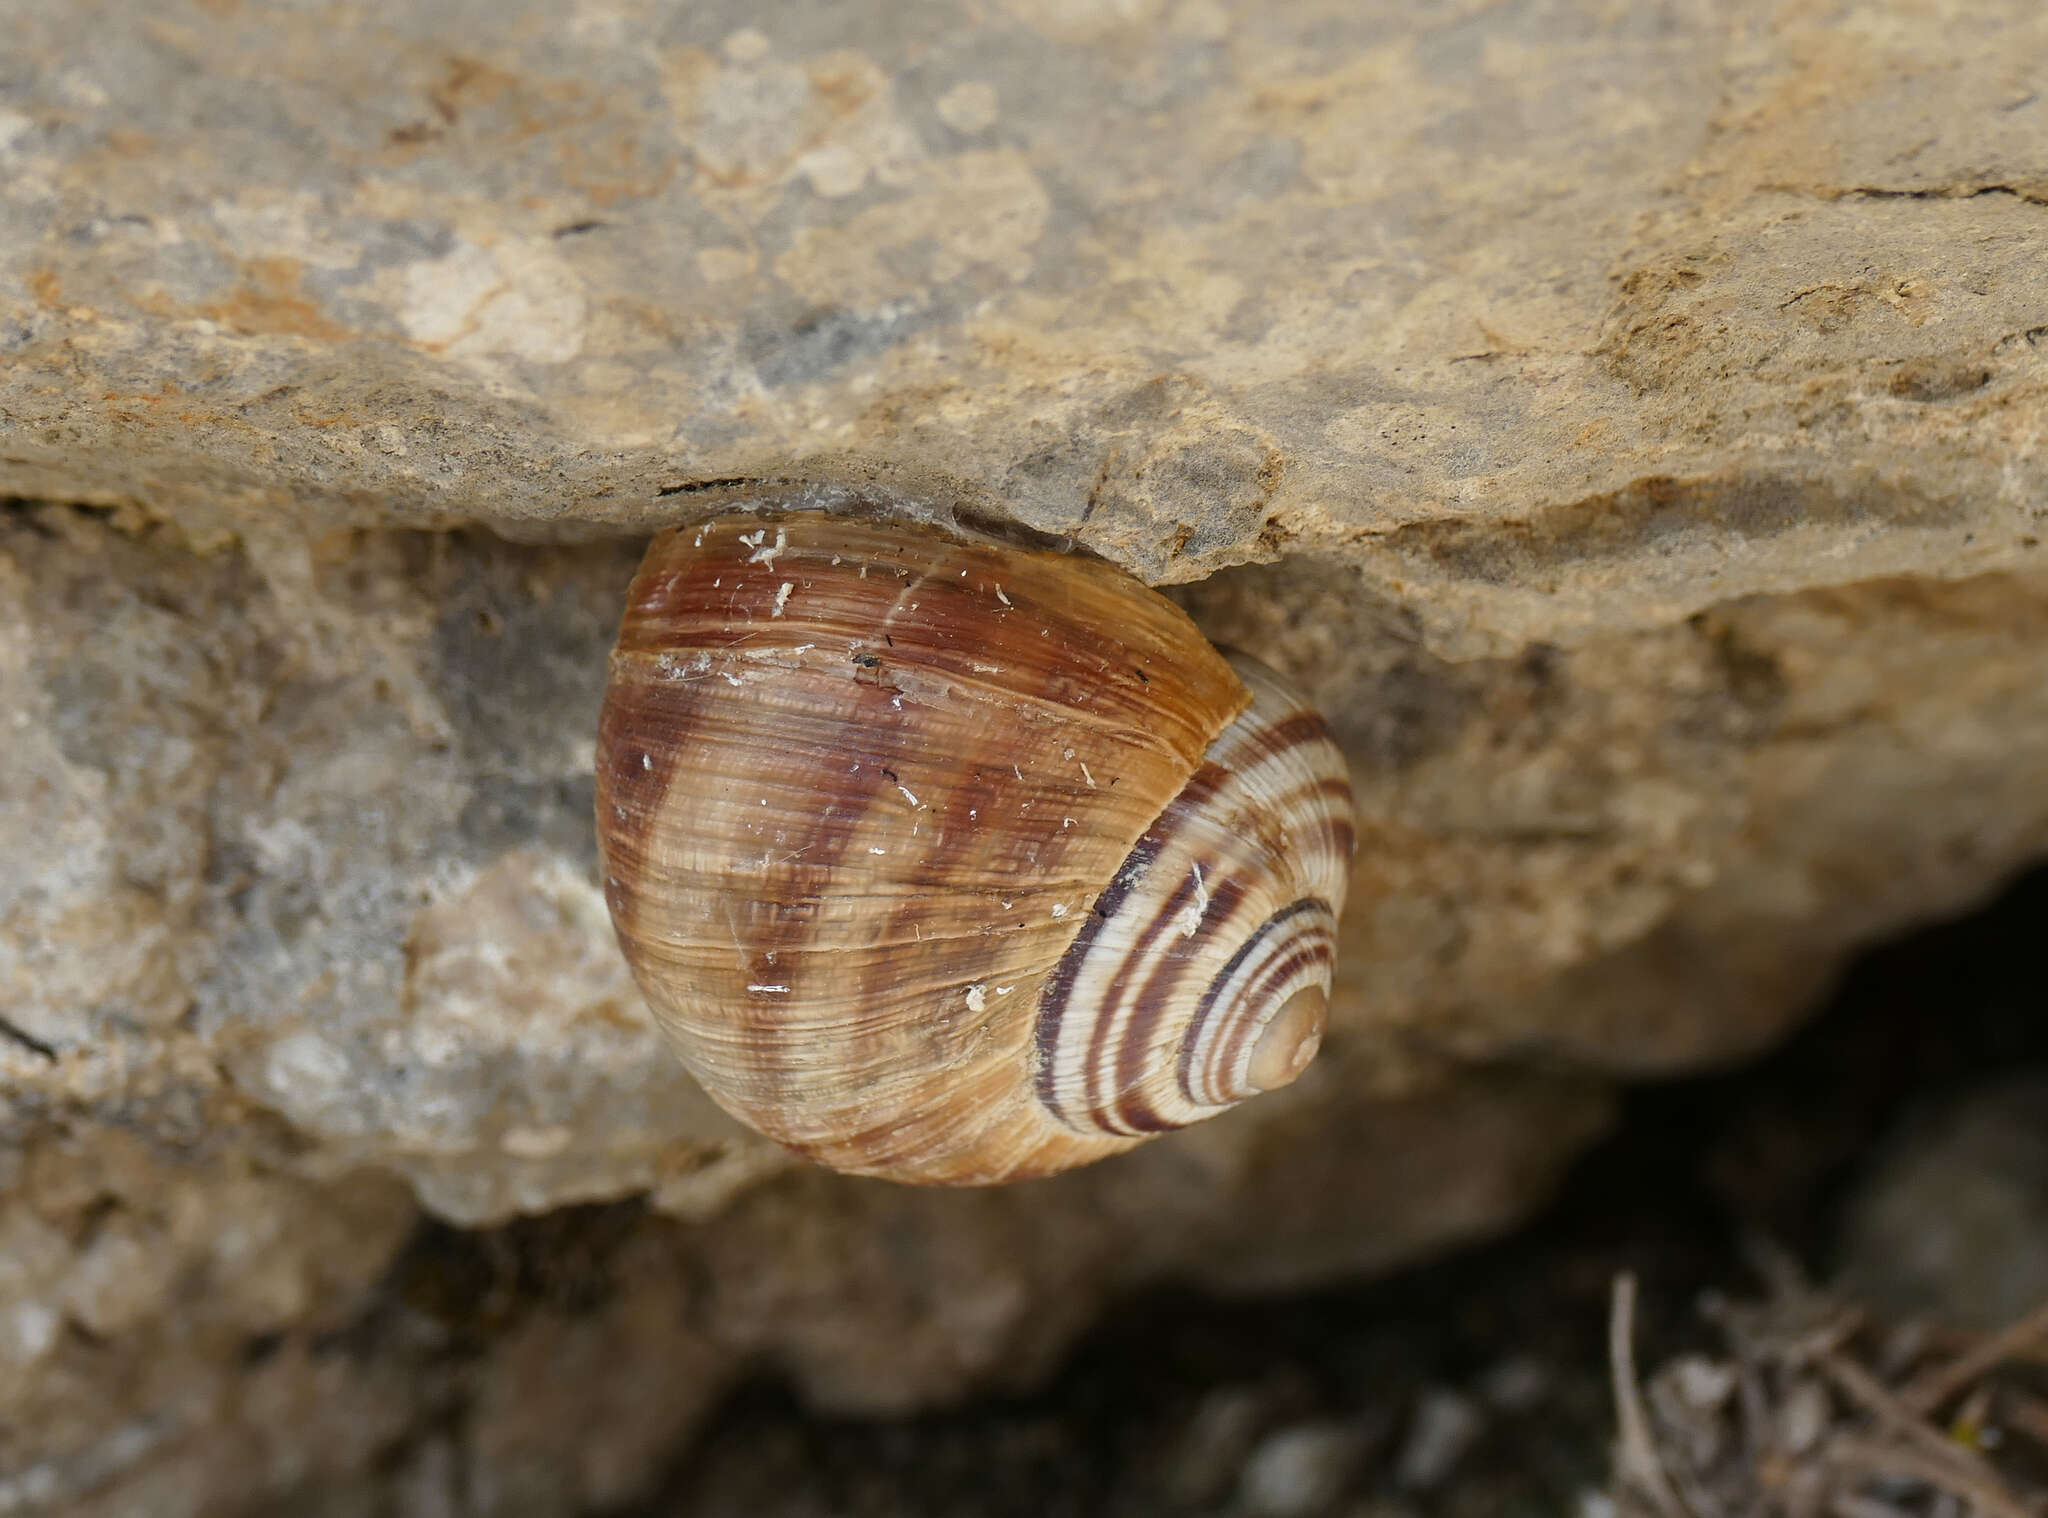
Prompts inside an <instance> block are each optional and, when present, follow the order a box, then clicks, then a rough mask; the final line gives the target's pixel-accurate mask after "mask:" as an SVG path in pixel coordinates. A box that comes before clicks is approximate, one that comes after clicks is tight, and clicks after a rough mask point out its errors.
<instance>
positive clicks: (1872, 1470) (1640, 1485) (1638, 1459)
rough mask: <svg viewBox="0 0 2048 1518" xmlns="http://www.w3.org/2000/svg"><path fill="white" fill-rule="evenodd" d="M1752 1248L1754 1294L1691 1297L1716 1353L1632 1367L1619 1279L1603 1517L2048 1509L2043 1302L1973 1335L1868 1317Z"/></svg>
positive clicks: (1887, 1515)
mask: <svg viewBox="0 0 2048 1518" xmlns="http://www.w3.org/2000/svg"><path fill="white" fill-rule="evenodd" d="M1760 1253H1761V1254H1762V1256H1763V1257H1762V1259H1761V1265H1762V1268H1763V1273H1764V1276H1765V1278H1766V1280H1767V1282H1768V1283H1769V1289H1768V1291H1767V1293H1766V1295H1765V1296H1764V1297H1763V1299H1762V1300H1760V1301H1755V1302H1737V1301H1732V1300H1728V1299H1726V1298H1722V1297H1718V1296H1709V1297H1707V1298H1704V1299H1703V1300H1702V1302H1701V1304H1700V1311H1701V1314H1702V1316H1703V1317H1705V1318H1706V1320H1707V1321H1708V1322H1709V1323H1710V1324H1711V1325H1712V1326H1713V1328H1714V1329H1715V1330H1716V1331H1717V1332H1718V1334H1719V1336H1720V1338H1721V1340H1722V1341H1723V1343H1724V1345H1725V1346H1726V1348H1725V1352H1724V1353H1722V1354H1719V1355H1712V1354H1697V1353H1693V1354H1681V1355H1677V1356H1674V1357H1673V1358H1672V1359H1670V1360H1668V1361H1666V1362H1665V1363H1664V1364H1663V1365H1662V1366H1660V1367H1659V1368H1658V1369H1657V1370H1656V1371H1655V1372H1654V1373H1653V1374H1652V1375H1651V1376H1650V1377H1649V1378H1648V1380H1647V1381H1644V1380H1642V1379H1639V1377H1638V1375H1637V1371H1636V1365H1635V1350H1634V1343H1635V1310H1636V1283H1635V1280H1634V1278H1633V1277H1631V1276H1626V1275H1624V1276H1622V1277H1620V1278H1619V1279H1617V1280H1616V1282H1615V1285H1614V1298H1613V1309H1612V1313H1611V1316H1610V1319H1609V1336H1608V1349H1609V1355H1610V1364H1611V1369H1612V1372H1613V1377H1614V1396H1615V1405H1616V1413H1617V1424H1618V1434H1617V1438H1616V1443H1615V1453H1614V1473H1613V1491H1612V1496H1613V1503H1614V1510H1615V1513H1616V1515H1617V1518H2048V1303H2043V1304H2042V1305H2041V1306H2040V1307H2038V1308H2036V1309H2035V1310H2034V1311H2033V1312H2030V1313H2028V1314H2027V1315H2026V1316H2024V1317H2023V1318H2021V1319H2020V1320H2019V1321H2017V1322H2015V1323H2012V1324H2011V1325H2009V1326H2008V1327H2006V1328H2004V1329H2003V1330H2001V1331H1999V1332H1997V1333H1994V1334H1991V1335H1988V1336H1984V1337H1978V1338H1971V1337H1968V1336H1964V1335H1961V1334H1958V1333H1955V1332H1953V1331H1949V1330H1944V1329H1941V1328H1938V1327H1936V1326H1934V1325H1931V1324H1928V1323H1925V1322H1918V1321H1908V1322H1898V1323H1892V1322H1886V1321H1882V1320H1880V1319H1879V1318H1878V1317H1877V1316H1876V1315H1875V1314H1873V1313H1871V1312H1869V1311H1867V1310H1865V1309H1863V1308H1861V1307H1858V1306H1856V1305H1855V1304H1853V1303H1849V1302H1845V1301H1843V1300H1841V1299H1840V1298H1837V1297H1834V1296H1831V1295H1829V1294H1828V1293H1826V1292H1824V1291H1820V1290H1817V1289H1815V1288H1814V1287H1812V1286H1811V1285H1810V1284H1808V1283H1807V1282H1806V1281H1805V1280H1804V1279H1803V1277H1802V1276H1801V1275H1800V1274H1799V1272H1798V1270H1797V1268H1796V1267H1795V1266H1793V1265H1792V1264H1791V1263H1790V1262H1789V1261H1788V1260H1786V1259H1785V1258H1783V1257H1782V1256H1779V1255H1777V1254H1775V1253H1773V1252H1769V1251H1762V1252H1760Z"/></svg>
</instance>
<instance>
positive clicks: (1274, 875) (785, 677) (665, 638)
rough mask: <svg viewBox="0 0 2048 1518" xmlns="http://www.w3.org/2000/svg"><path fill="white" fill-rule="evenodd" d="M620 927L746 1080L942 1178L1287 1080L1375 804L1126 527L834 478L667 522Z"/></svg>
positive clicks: (1314, 1035) (1320, 1001)
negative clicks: (1155, 577)
mask: <svg viewBox="0 0 2048 1518" xmlns="http://www.w3.org/2000/svg"><path fill="white" fill-rule="evenodd" d="M596 767H597V824H598V827H597V832H598V841H599V850H600V857H601V862H602V868H603V874H604V882H605V894H606V899H607V902H608V903H609V905H610V908H611V913H612V921H613V925H614V927H615V928H616V930H617V934H618V939H619V943H620V945H621V947H622V949H623V951H624V953H625V956H626V959H627V961H628V962H629V964H630V965H631V968H632V971H633V974H634V977H635V979H636V980H637V981H638V983H639V985H640V987H641V989H642V991H643V992H644V994H645V995H646V998H647V1000H648V1002H649V1004H650V1005H651V1006H652V1008H653V1010H654V1012H655V1015H656V1017H657V1018H658V1020H659V1021H660V1022H661V1024H662V1026H663V1029H664V1031H665V1032H666V1033H667V1034H668V1035H669V1038H670V1041H671V1042H672V1043H673V1045H674V1046H675V1048H676V1050H677V1051H678V1052H679V1053H680V1055H681V1057H682V1060H683V1062H684V1064H685V1065H687V1066H688V1067H689V1069H690V1071H691V1073H692V1074H693V1075H695V1076H696V1078H697V1080H698V1081H699V1082H700V1083H701V1084H702V1085H703V1086H704V1088H705V1089H706V1090H707V1091H708V1092H709V1093H710V1095H711V1096H712V1097H713V1099H714V1100H716V1101H717V1102H718V1103H719V1104H720V1105H721V1106H723V1107H724V1108H725V1109H726V1110H727V1111H729V1112H731V1113H732V1114H733V1115H734V1116H735V1117H737V1118H739V1119H740V1120H741V1121H743V1122H745V1123H747V1124H749V1125H750V1126H752V1127H753V1128H755V1129H757V1130H759V1131H760V1132H762V1133H765V1134H767V1135H768V1136H769V1137H771V1138H773V1139H775V1140H777V1141H778V1142H780V1143H782V1144H783V1145H785V1146H786V1147H788V1148H790V1149H792V1150H794V1151H795V1152H797V1153H798V1154H801V1155H804V1156H806V1157H809V1158H811V1159H814V1160H817V1161H819V1162H821V1163H823V1164H826V1165H830V1166H832V1167H834V1168H836V1169H840V1170H845V1171H851V1172H854V1173H858V1174H865V1175H876V1176H883V1177H887V1178H890V1179H894V1180H899V1181H909V1182H917V1183H924V1184H963V1185H964V1184H986V1183H992V1182H997V1181H1007V1180H1020V1179H1025V1178H1029V1177H1033V1176H1040V1175H1047V1174H1051V1173H1053V1172H1055V1171H1059V1170H1064V1169H1067V1168H1068V1167H1070V1166H1074V1165H1078V1164H1082V1163H1085V1162H1088V1161H1090V1160H1094V1159H1098V1158H1101V1157H1103V1156H1105V1155H1108V1154H1113V1153H1115V1152H1117V1151H1119V1150H1123V1149H1127V1148H1130V1147H1131V1146H1133V1145H1134V1144H1137V1143H1139V1142H1142V1141H1143V1140H1144V1139H1146V1138H1148V1137H1150V1136H1152V1135H1154V1134H1157V1133H1160V1132H1164V1131H1166V1130H1168V1129H1172V1128H1178V1127H1181V1126H1184V1125H1185V1124H1188V1123H1192V1122H1195V1121H1197V1120H1199V1119H1202V1118H1205V1117H1209V1116H1211V1115H1214V1114H1216V1113H1219V1112H1221V1111H1223V1110H1225V1109H1226V1108H1228V1107H1230V1106H1232V1105H1233V1104H1235V1103H1237V1102H1239V1101H1242V1100H1244V1099H1245V1098H1247V1097H1249V1096H1251V1095H1254V1094H1255V1093H1257V1092H1260V1091H1265V1090H1271V1089H1273V1088H1275V1087H1279V1086H1283V1085H1285V1084H1287V1083H1288V1082H1290V1081H1292V1080H1293V1079H1294V1078H1295V1077H1296V1076H1297V1075H1299V1074H1300V1073H1301V1071H1302V1070H1303V1069H1304V1068H1306V1066H1307V1065H1308V1062H1309V1061H1310V1060H1311V1059H1313V1058H1314V1056H1315V1053H1316V1051H1317V1048H1318V1046H1319V1044H1320V1041H1321V1038H1322V1032H1323V1024H1324V1018H1325V1011H1326V1002H1327V994H1328V990H1329V986H1330V979H1331V972H1332V961H1333V955H1334V950H1335V941H1336V920H1337V914H1338V912H1339V911H1340V910H1341V909H1342V907H1343V903H1344V888H1345V881H1346V875H1347V873H1348V869H1349V865H1350V860H1351V850H1352V838H1353V827H1352V819H1351V790H1350V783H1349V780H1348V778H1347V776H1346V771H1345V767H1344V760H1343V756H1342V755H1341V753H1340V752H1339V751H1338V749H1337V747H1336V744H1335V743H1334V742H1333V741H1332V739H1331V737H1330V734H1329V731H1328V729H1327V728H1326V726H1325V725H1324V723H1323V720H1322V719H1321V717H1319V716H1318V715H1317V714H1316V713H1315V712H1313V711H1312V710H1310V709H1309V707H1308V706H1307V705H1306V704H1305V702H1304V701H1303V700H1302V699H1301V698H1300V697H1298V696H1296V695H1295V694H1293V693H1292V692H1290V691H1289V689H1288V688H1287V687H1286V686H1285V685H1284V684H1283V683H1282V682H1281V681H1280V679H1279V677H1278V676H1276V675H1274V674H1273V673H1272V672H1271V671H1270V670H1267V669H1266V668H1264V667H1263V666H1262V665H1260V664H1258V663H1256V662H1255V661H1253V660H1251V659H1248V658H1244V657H1242V656H1226V655H1224V654H1222V653H1219V652H1218V651H1217V650H1216V649H1214V648H1212V647H1211V646H1210V644H1209V643H1208V642H1207V641H1206V640H1205V639H1204V638H1203V637H1202V635H1201V634H1200V632H1199V631H1198V630H1197V629H1196V628H1195V626H1194V623H1193V622H1192V621H1191V620H1190V619H1189V618H1188V617H1187V615H1186V614H1185V613H1184V612H1182V611H1181V610H1180V608H1178V607H1177V606H1175V605H1174V604H1173V603H1172V602H1171V601H1168V600H1167V599H1166V598H1165V597H1163V596H1161V595H1159V594H1158V593H1157V592H1155V591H1153V590H1150V589H1148V588H1147V587H1146V586H1144V585H1142V584H1140V583H1139V582H1138V581H1137V580H1135V579H1133V578H1132V577H1130V576H1129V575H1127V574H1125V573H1124V572H1123V571H1121V570H1119V569H1116V568H1114V567H1113V566H1110V565H1108V564H1105V563H1101V562H1097V561H1094V560H1090V559H1085V558H1081V557H1078V556H1074V555H1064V554H1057V553H1051V552H1045V551H1041V550H1036V549H1027V548H1020V547H1015V546H1011V545H1009V544H1006V543H1000V542H994V541H988V542H984V541H978V540H970V539H968V538H965V537H961V536H955V535H953V534H950V533H947V532H942V531H940V530H938V529H935V528H928V527H924V526H921V525H913V524H907V523H902V522H894V521H874V520H865V519H852V518H847V517H843V516H833V515H826V514H823V513H817V512H804V511H789V512H785V513H783V514H779V515H750V514H736V515H728V516H723V517H718V518H715V519H713V520H710V521H707V522H705V523H703V524H701V525H693V526H687V527H680V528H671V529H669V530H668V531H665V532H663V533H662V534H661V535H659V536H658V537H657V538H656V539H655V540H654V542H653V544H652V545H651V546H650V548H649V549H648V551H647V555H646V558H645V559H644V561H643V562H642V564H641V567H640V570H639V573H638V575H637V576H636V577H635V579H634V581H633V584H632V588H631V590H630V592H629V593H628V600H627V607H626V611H625V615H624V618H623V621H622V623H621V627H620V631H619V638H618V643H617V646H616V647H615V648H614V649H613V652H612V656H611V664H610V669H609V678H608V682H607V687H606V694H605V700H604V707H603V712H602V716H601V718H600V721H599V731H598V743H597V766H596Z"/></svg>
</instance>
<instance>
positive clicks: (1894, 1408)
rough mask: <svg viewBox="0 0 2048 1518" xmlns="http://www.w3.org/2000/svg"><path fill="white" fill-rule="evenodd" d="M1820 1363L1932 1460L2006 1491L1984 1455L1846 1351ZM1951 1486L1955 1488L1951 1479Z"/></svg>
mask: <svg viewBox="0 0 2048 1518" xmlns="http://www.w3.org/2000/svg"><path fill="white" fill-rule="evenodd" d="M1819 1363H1820V1368H1821V1369H1822V1370H1824V1371H1826V1372H1827V1374H1828V1376H1829V1378H1830V1379H1831V1380H1833V1382H1834V1383H1835V1385H1837V1386H1839V1387H1840V1388H1841V1389H1842V1391H1843V1393H1844V1394H1845V1395H1847V1396H1848V1398H1849V1399H1850V1400H1851V1401H1852V1402H1854V1403H1856V1404H1857V1405H1858V1406H1859V1407H1861V1408H1862V1409H1863V1410H1864V1411H1865V1412H1867V1413H1869V1414H1871V1415H1872V1416H1873V1417H1874V1418H1876V1419H1877V1421H1878V1423H1879V1424H1880V1425H1881V1426H1883V1427H1884V1428H1887V1429H1889V1430H1891V1431H1892V1432H1893V1433H1895V1434H1897V1435H1898V1436H1899V1437H1900V1438H1901V1439H1903V1440H1904V1441H1906V1443H1908V1444H1910V1445H1912V1446H1913V1447H1914V1448H1915V1449H1916V1450H1918V1451H1919V1452H1920V1453H1921V1454H1924V1455H1926V1456H1927V1457H1928V1458H1929V1459H1930V1460H1939V1461H1941V1462H1942V1463H1943V1464H1945V1465H1947V1466H1948V1467H1949V1468H1950V1469H1951V1470H1953V1471H1954V1472H1955V1473H1956V1475H1957V1476H1959V1477H1961V1478H1962V1479H1964V1480H1967V1481H1971V1482H1975V1483H1978V1484H1980V1485H1984V1486H1986V1487H1991V1488H1996V1489H1997V1490H1998V1491H2000V1492H2005V1483H2004V1482H2003V1481H2001V1480H1999V1478H1998V1473H1997V1472H1996V1471H1994V1470H1992V1468H1991V1467H1990V1465H1989V1464H1987V1463H1986V1462H1985V1460H1984V1458H1983V1456H1981V1455H1979V1454H1978V1453H1977V1452H1976V1451H1975V1450H1973V1449H1969V1448H1967V1447H1966V1446H1964V1445H1961V1444H1958V1443H1956V1441H1955V1440H1953V1439H1950V1438H1947V1437H1945V1436H1944V1435H1943V1434H1941V1433H1940V1431H1938V1430H1937V1429H1935V1428H1933V1427H1932V1426H1930V1425H1929V1424H1927V1423H1926V1422H1924V1421H1923V1420H1922V1419H1921V1418H1920V1416H1919V1415H1918V1414H1917V1413H1915V1412H1914V1411H1913V1410H1912V1409H1911V1408H1909V1407H1907V1406H1906V1404H1905V1403H1904V1402H1903V1401H1901V1400H1900V1399H1899V1398H1898V1397H1897V1396H1895V1395H1893V1394H1892V1393H1891V1392H1889V1391H1887V1390H1885V1388H1884V1386H1883V1385H1882V1384H1881V1383H1880V1382H1879V1381H1878V1379H1877V1377H1875V1376H1873V1375H1871V1373H1870V1372H1869V1371H1867V1370H1865V1369H1864V1368H1863V1367H1862V1366H1860V1365H1858V1364H1857V1363H1856V1362H1855V1361H1853V1360H1850V1359H1848V1358H1847V1357H1846V1356H1843V1355H1837V1354H1828V1355H1823V1356H1822V1357H1821V1359H1820V1362H1819ZM1950 1489H1951V1490H1955V1488H1954V1486H1953V1484H1952V1483H1951V1484H1950ZM1959 1495H1960V1493H1959ZM1972 1500H1973V1501H1974V1500H1975V1499H1974V1498H1973V1499H1972ZM2005 1500H2006V1502H2007V1503H2008V1504H2009V1505H2010V1506H2011V1507H2013V1508H2014V1509H2015V1510H2016V1511H2019V1512H2025V1511H2026V1509H2025V1508H2023V1507H2021V1506H2020V1505H2019V1500H2018V1499H2017V1498H2015V1497H2013V1496H2012V1495H2011V1494H2010V1493H2006V1496H2005Z"/></svg>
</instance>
